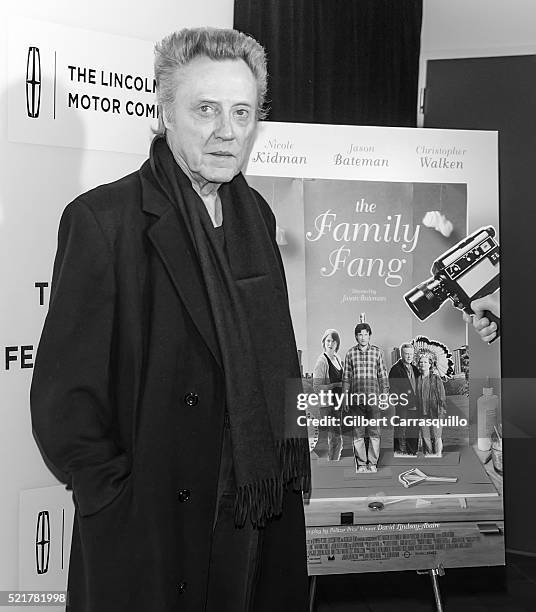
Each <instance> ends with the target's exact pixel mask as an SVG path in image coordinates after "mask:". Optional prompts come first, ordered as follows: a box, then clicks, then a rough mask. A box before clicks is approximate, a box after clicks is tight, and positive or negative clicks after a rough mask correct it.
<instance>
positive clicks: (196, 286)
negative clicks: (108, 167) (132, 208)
mask: <svg viewBox="0 0 536 612" xmlns="http://www.w3.org/2000/svg"><path fill="white" fill-rule="evenodd" d="M151 174H152V172H151V169H150V166H149V164H148V163H146V164H144V165H143V166H142V168H141V169H140V178H141V185H142V207H143V210H144V212H145V213H146V214H150V215H154V216H155V217H157V219H156V220H155V221H154V223H153V224H152V225H151V227H150V229H149V231H148V233H147V235H148V237H149V240H150V241H151V243H152V244H153V246H154V248H155V250H156V252H157V253H158V255H159V256H160V258H161V260H162V263H163V264H164V267H165V268H166V270H167V272H168V274H169V276H170V278H171V281H172V283H173V286H174V287H175V290H176V291H177V293H178V295H179V297H180V299H181V300H182V302H183V304H184V306H185V307H186V309H187V310H188V313H189V314H190V316H191V318H192V320H193V322H194V324H195V326H196V327H197V329H198V331H199V333H200V335H201V337H202V338H203V340H204V341H205V343H206V344H207V346H208V348H209V349H210V351H211V353H212V355H213V356H214V359H215V360H216V362H217V363H218V364H219V366H220V367H222V363H221V357H220V352H219V347H218V342H217V337H216V329H215V326H214V320H213V318H212V312H211V310H210V303H209V300H208V295H207V291H206V288H205V285H204V282H203V277H202V274H201V268H200V266H199V262H198V260H197V255H196V253H195V249H194V247H193V245H192V242H191V240H190V237H189V235H188V232H187V230H186V228H185V227H184V225H183V224H181V223H180V222H179V217H178V215H177V213H176V211H175V209H174V208H173V206H172V205H171V204H170V202H169V201H168V199H167V198H166V197H165V196H164V194H163V193H162V192H161V191H160V189H159V188H158V187H157V186H156V185H155V184H154V183H153V181H152V180H151V179H152V177H151Z"/></svg>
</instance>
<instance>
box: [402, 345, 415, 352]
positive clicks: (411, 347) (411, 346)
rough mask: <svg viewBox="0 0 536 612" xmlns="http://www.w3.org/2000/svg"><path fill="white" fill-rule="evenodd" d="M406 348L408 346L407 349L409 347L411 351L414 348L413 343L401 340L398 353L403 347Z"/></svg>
mask: <svg viewBox="0 0 536 612" xmlns="http://www.w3.org/2000/svg"><path fill="white" fill-rule="evenodd" d="M408 348H409V349H411V350H413V351H414V350H415V347H414V346H413V344H411V342H403V343H402V344H401V345H400V353H402V351H403V350H404V349H408Z"/></svg>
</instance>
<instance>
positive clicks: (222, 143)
mask: <svg viewBox="0 0 536 612" xmlns="http://www.w3.org/2000/svg"><path fill="white" fill-rule="evenodd" d="M177 82H178V85H177V91H176V98H175V104H174V105H173V107H172V109H171V113H170V114H171V116H170V117H166V116H165V115H164V124H165V126H166V130H167V138H168V143H169V145H170V147H171V150H172V151H173V154H174V156H175V157H176V158H180V159H181V160H182V161H183V162H184V164H185V165H186V166H187V167H188V169H189V170H190V173H191V174H192V176H193V178H194V180H195V181H196V182H197V183H198V184H200V185H201V186H202V185H204V184H205V183H207V182H208V183H217V184H221V183H226V182H228V181H230V180H231V179H232V178H233V177H234V176H235V175H237V174H238V173H239V172H240V170H241V168H242V166H243V164H244V162H245V160H246V159H247V157H248V156H249V153H250V150H251V146H252V145H253V140H254V138H255V128H256V124H257V121H256V118H255V112H256V107H257V83H256V81H255V77H254V76H253V73H252V72H251V70H250V68H249V67H248V65H247V64H246V63H245V62H244V61H243V60H241V59H237V60H221V61H215V60H211V59H209V58H208V57H204V56H200V57H196V58H195V59H193V60H192V61H191V62H189V63H188V64H187V65H186V66H184V67H183V68H181V69H180V71H179V74H178V78H177Z"/></svg>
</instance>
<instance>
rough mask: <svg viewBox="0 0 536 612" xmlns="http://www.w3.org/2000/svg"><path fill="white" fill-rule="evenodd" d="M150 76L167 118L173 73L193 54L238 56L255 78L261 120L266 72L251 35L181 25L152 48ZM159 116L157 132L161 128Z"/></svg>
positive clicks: (173, 91) (261, 52)
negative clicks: (181, 28)
mask: <svg viewBox="0 0 536 612" xmlns="http://www.w3.org/2000/svg"><path fill="white" fill-rule="evenodd" d="M154 51H155V59H154V76H155V81H156V97H157V101H158V104H159V106H160V112H161V113H165V114H166V118H167V119H169V118H170V111H171V107H172V106H173V104H174V103H175V94H176V92H177V73H178V71H179V69H180V68H182V67H183V66H186V65H187V64H188V63H189V62H191V61H192V60H193V59H194V58H196V57H208V58H209V59H212V60H226V59H231V60H234V59H241V60H243V61H244V62H245V63H246V64H247V65H248V67H249V68H250V70H251V72H252V73H253V76H254V77H255V80H256V81H257V109H256V116H257V119H264V118H265V116H266V110H265V108H264V102H265V97H266V87H267V80H268V73H267V70H266V54H265V52H264V48H263V47H262V46H261V45H260V44H259V43H258V42H257V41H256V40H255V39H254V38H251V36H247V35H246V34H243V33H242V32H238V31H237V30H230V29H220V28H206V27H205V28H184V29H183V30H179V31H178V32H172V33H171V34H169V35H168V36H166V37H165V38H163V39H162V40H161V41H160V42H158V43H156V45H155V47H154ZM163 127H164V126H163V122H162V117H161V116H160V117H159V131H162V132H163V131H164V129H163Z"/></svg>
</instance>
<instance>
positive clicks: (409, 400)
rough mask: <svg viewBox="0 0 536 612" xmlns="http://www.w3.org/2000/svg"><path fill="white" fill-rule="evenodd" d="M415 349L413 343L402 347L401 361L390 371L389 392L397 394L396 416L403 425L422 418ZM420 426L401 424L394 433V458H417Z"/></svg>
mask: <svg viewBox="0 0 536 612" xmlns="http://www.w3.org/2000/svg"><path fill="white" fill-rule="evenodd" d="M414 357H415V348H414V347H413V344H411V342H404V343H403V344H402V345H401V346H400V359H399V360H398V361H397V362H396V363H395V364H393V366H392V368H391V369H390V370H389V390H390V392H391V393H392V394H393V393H394V394H395V398H396V406H395V414H396V416H398V417H399V419H400V421H401V422H402V423H405V422H406V421H407V420H408V419H416V418H419V417H420V414H418V409H417V396H416V391H417V379H418V378H419V370H418V369H417V368H416V366H415V365H413V360H414ZM419 431H420V430H419V427H418V425H404V424H399V425H397V426H396V427H395V432H394V440H393V447H394V456H395V457H406V456H411V457H416V456H417V451H418V448H419Z"/></svg>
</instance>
